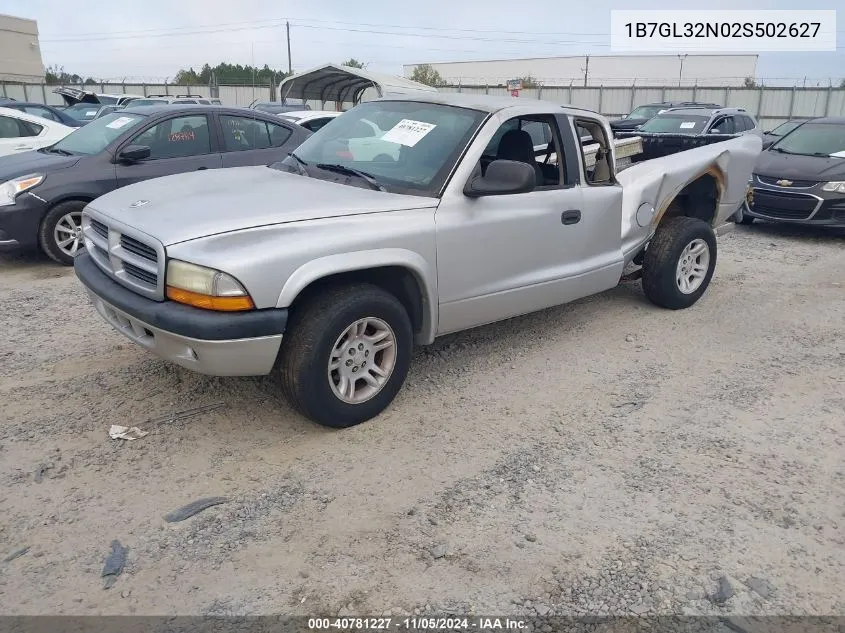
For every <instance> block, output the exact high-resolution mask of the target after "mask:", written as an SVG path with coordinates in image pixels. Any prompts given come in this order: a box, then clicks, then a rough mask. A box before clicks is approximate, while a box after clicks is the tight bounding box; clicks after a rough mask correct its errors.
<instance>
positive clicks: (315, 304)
mask: <svg viewBox="0 0 845 633" xmlns="http://www.w3.org/2000/svg"><path fill="white" fill-rule="evenodd" d="M412 343H413V331H412V328H411V320H410V318H409V317H408V313H407V312H406V310H405V308H404V307H403V306H402V304H401V303H400V302H399V300H398V299H396V297H394V296H393V295H391V294H390V293H388V292H386V291H384V290H382V289H381V288H379V287H377V286H373V285H371V284H355V285H353V286H346V287H338V288H332V289H329V290H325V291H322V292H321V293H320V294H319V295H316V296H314V297H312V298H310V299H306V300H305V302H304V303H303V304H301V305H296V306H294V308H293V309H292V313H291V319H290V322H289V324H288V328H287V331H286V332H285V336H284V339H283V342H282V350H281V357H280V367H281V381H282V390H283V391H284V393H285V395H286V396H287V398H288V400H289V401H290V403H291V404H292V405H293V406H294V408H296V409H297V410H298V411H299V412H300V413H302V414H303V415H305V416H306V417H308V418H310V419H312V420H314V421H315V422H317V423H319V424H322V425H324V426H331V427H336V428H344V427H349V426H353V425H355V424H359V423H361V422H364V421H366V420H369V419H370V418H373V417H375V416H376V415H378V414H379V413H381V412H382V411H383V410H384V409H385V408H387V406H388V405H389V404H390V403H391V402H392V401H393V398H394V397H396V394H397V393H398V392H399V390H400V389H401V387H402V384H403V383H404V382H405V377H406V376H407V374H408V367H409V365H410V360H411V346H412Z"/></svg>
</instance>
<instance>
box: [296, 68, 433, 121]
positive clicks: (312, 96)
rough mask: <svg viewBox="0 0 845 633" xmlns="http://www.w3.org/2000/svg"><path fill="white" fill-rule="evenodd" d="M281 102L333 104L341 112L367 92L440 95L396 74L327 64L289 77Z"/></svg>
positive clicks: (382, 94)
mask: <svg viewBox="0 0 845 633" xmlns="http://www.w3.org/2000/svg"><path fill="white" fill-rule="evenodd" d="M280 89H281V97H282V101H284V100H285V99H288V98H292V99H302V100H303V101H319V102H320V103H321V104H323V107H325V104H326V103H334V104H335V105H336V108H337V109H338V110H340V109H341V106H342V104H343V103H346V102H350V103H352V104H353V105H357V104H358V103H360V102H361V98H362V97H363V96H364V93H365V91H366V90H367V89H373V90H374V92H375V94H376V95H377V96H378V97H384V96H387V95H397V94H399V95H402V94H419V93H421V92H437V88H433V87H432V86H426V85H425V84H421V83H417V82H416V81H411V80H410V79H406V78H405V77H398V76H396V75H384V74H381V73H374V72H370V71H368V70H362V69H360V68H351V67H349V66H340V65H338V64H324V65H322V66H317V67H316V68H312V69H310V70H306V71H303V72H301V73H297V74H295V75H291V76H290V77H287V78H286V79H285V80H284V81H283V82H282V83H281V86H280Z"/></svg>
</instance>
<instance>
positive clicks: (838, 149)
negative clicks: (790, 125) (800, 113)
mask: <svg viewBox="0 0 845 633" xmlns="http://www.w3.org/2000/svg"><path fill="white" fill-rule="evenodd" d="M772 148H773V149H776V150H780V151H782V152H787V153H789V154H803V155H805V156H833V157H834V158H845V125H843V124H841V123H840V124H836V123H805V124H804V125H802V126H801V127H798V128H796V129H795V130H793V131H792V133H790V134H788V135H786V136H784V137H782V138H781V139H780V140H779V141H778V142H777V143H775V144H774V145H772Z"/></svg>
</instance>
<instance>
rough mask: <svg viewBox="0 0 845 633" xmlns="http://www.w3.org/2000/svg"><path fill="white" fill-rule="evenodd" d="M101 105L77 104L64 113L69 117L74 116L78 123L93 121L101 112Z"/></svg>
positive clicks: (66, 109)
mask: <svg viewBox="0 0 845 633" xmlns="http://www.w3.org/2000/svg"><path fill="white" fill-rule="evenodd" d="M101 107H102V106H100V104H98V103H77V104H76V105H72V106H68V107H67V108H65V109H64V111H65V112H66V113H67V114H68V116H72V117H73V118H74V119H76V120H77V121H91V120H93V119H94V117H95V116H97V112H99V111H100V108H101Z"/></svg>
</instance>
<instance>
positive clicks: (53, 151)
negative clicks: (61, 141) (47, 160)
mask: <svg viewBox="0 0 845 633" xmlns="http://www.w3.org/2000/svg"><path fill="white" fill-rule="evenodd" d="M44 151H47V152H50V153H51V154H61V155H62V156H73V152H69V151H67V150H66V149H60V148H58V147H48V148H47V149H45V150H44Z"/></svg>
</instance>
